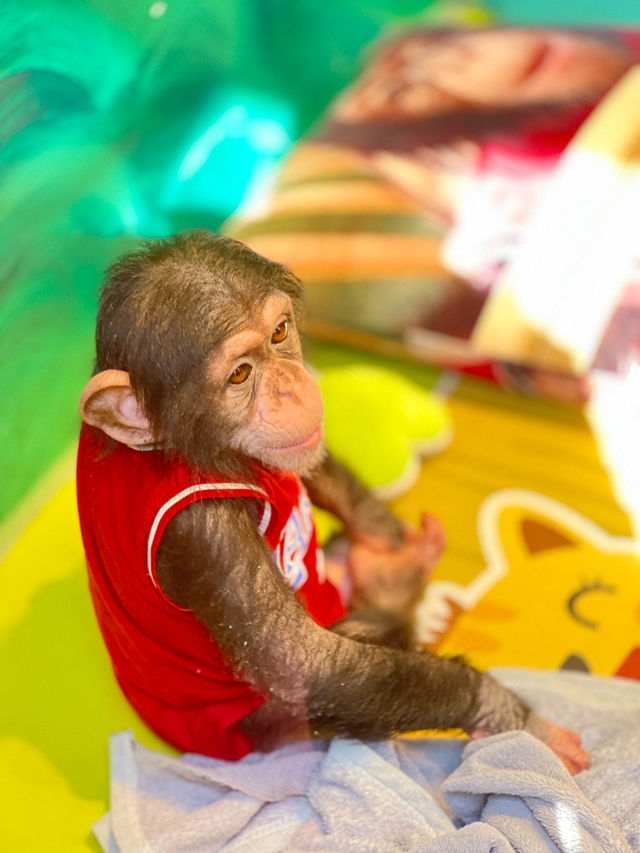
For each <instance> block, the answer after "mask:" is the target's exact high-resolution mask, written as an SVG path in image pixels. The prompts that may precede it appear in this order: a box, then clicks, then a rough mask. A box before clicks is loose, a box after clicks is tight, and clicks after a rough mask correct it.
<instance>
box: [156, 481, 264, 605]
mask: <svg viewBox="0 0 640 853" xmlns="http://www.w3.org/2000/svg"><path fill="white" fill-rule="evenodd" d="M221 493H222V494H221ZM228 497H258V498H262V500H263V501H264V507H263V510H262V517H261V519H260V523H259V524H258V533H259V534H260V535H261V536H264V534H265V533H266V531H267V529H268V527H269V523H270V521H271V515H272V511H271V503H270V501H269V498H268V495H267V493H266V492H265V491H264V489H261V488H260V487H259V486H252V485H250V484H248V483H194V484H193V485H191V486H187V488H185V489H182V491H180V492H177V493H176V494H175V495H174V496H173V497H172V498H169V500H168V501H165V503H164V504H163V505H162V506H161V507H160V509H159V510H158V512H157V513H156V515H155V518H154V520H153V523H152V525H151V530H150V531H149V537H148V539H147V573H148V575H149V579H150V580H151V583H152V584H153V586H154V587H155V589H156V592H157V593H158V595H159V596H160V597H161V598H162V599H163V601H165V602H166V603H167V604H170V605H171V607H173V608H175V609H176V610H182V611H183V612H188V608H187V607H180V605H178V604H176V603H175V601H172V600H171V599H170V598H169V597H168V596H167V595H165V593H164V591H163V589H162V587H161V586H160V583H159V582H158V578H157V575H156V553H157V551H158V546H159V545H160V540H161V539H162V534H163V533H164V531H165V529H166V527H167V524H168V523H169V522H170V521H171V519H172V518H173V517H174V515H176V514H177V513H178V512H180V510H181V509H184V507H186V506H188V505H189V504H191V503H194V501H197V500H203V499H205V498H216V499H217V500H223V499H224V498H228Z"/></svg>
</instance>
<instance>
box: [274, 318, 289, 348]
mask: <svg viewBox="0 0 640 853" xmlns="http://www.w3.org/2000/svg"><path fill="white" fill-rule="evenodd" d="M288 337H289V324H288V323H287V321H286V320H283V321H282V323H278V325H277V326H276V327H275V329H274V330H273V334H272V335H271V343H272V344H281V343H282V341H284V340H286V339H287V338H288Z"/></svg>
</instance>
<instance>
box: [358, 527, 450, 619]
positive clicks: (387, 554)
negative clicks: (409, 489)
mask: <svg viewBox="0 0 640 853" xmlns="http://www.w3.org/2000/svg"><path fill="white" fill-rule="evenodd" d="M445 542H446V535H445V532H444V529H443V527H442V525H441V524H440V522H439V520H438V519H437V518H436V517H435V516H432V515H428V514H427V513H424V514H423V516H422V519H421V529H420V530H412V529H410V528H409V527H406V528H405V538H404V542H403V543H402V544H401V545H400V546H397V545H394V544H393V543H391V542H389V540H388V539H385V538H384V537H382V536H376V535H367V536H360V537H359V538H358V540H357V541H356V542H355V543H354V545H353V547H352V549H351V554H350V558H349V569H350V572H351V581H352V586H353V600H352V602H351V603H352V605H353V606H354V607H362V606H367V607H375V608H377V609H380V610H386V611H394V612H405V611H408V610H409V609H410V608H411V607H412V606H413V605H415V604H416V602H417V601H418V599H419V598H420V596H421V595H422V592H423V590H424V587H425V585H426V583H427V581H428V579H429V576H430V575H431V572H432V571H433V569H434V567H435V565H436V563H437V562H438V560H439V559H440V557H441V555H442V552H443V550H444V547H445Z"/></svg>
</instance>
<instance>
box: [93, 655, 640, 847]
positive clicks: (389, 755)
mask: <svg viewBox="0 0 640 853" xmlns="http://www.w3.org/2000/svg"><path fill="white" fill-rule="evenodd" d="M496 675H497V676H498V677H499V678H500V679H501V680H502V681H503V682H504V683H506V684H507V685H508V686H510V687H512V688H513V689H516V690H517V691H518V692H519V693H520V694H521V695H523V697H524V698H525V699H527V700H528V701H529V702H531V703H532V704H534V705H535V707H536V708H537V709H538V710H539V711H540V712H541V713H543V714H546V715H548V716H552V717H553V718H554V720H555V721H557V722H559V723H560V724H565V725H572V726H573V727H575V728H576V729H577V730H579V731H581V733H582V734H583V737H584V740H585V742H586V746H587V748H588V749H589V750H590V751H591V754H592V761H593V766H592V768H591V769H590V770H588V771H586V772H584V773H582V774H580V776H578V777H576V778H572V777H570V776H569V774H568V773H567V772H566V770H565V769H564V767H563V766H562V764H561V763H560V761H559V760H558V759H557V758H556V756H555V755H553V753H551V752H550V750H548V749H547V748H546V747H545V746H543V745H542V744H541V743H540V742H538V741H537V740H535V739H534V738H532V737H531V736H530V735H528V734H526V733H524V732H508V733H506V734H503V735H498V736H495V737H492V738H487V739H484V740H480V741H474V742H471V743H468V742H466V741H463V740H453V739H438V738H432V739H429V738H427V739H398V740H394V741H387V742H383V743H377V744H365V743H361V742H359V741H355V740H346V739H335V740H332V741H314V742H305V743H296V744H289V745H287V746H284V747H282V748H281V749H279V750H276V751H275V752H272V753H269V754H260V753H254V754H253V755H249V756H247V757H246V758H245V759H243V760H242V761H239V762H235V763H231V762H224V761H216V760H214V759H209V758H206V757H203V756H198V755H185V756H183V757H181V758H173V757H169V756H165V755H160V754H158V753H155V752H152V751H150V750H148V749H146V748H144V747H142V746H140V745H139V744H137V743H135V741H134V740H133V737H132V736H131V734H130V733H127V732H124V733H120V734H117V735H114V736H113V738H112V741H111V811H110V813H109V815H106V816H105V818H103V819H102V821H100V822H99V824H98V825H96V827H95V833H96V836H97V837H98V839H99V841H100V843H101V845H102V847H103V849H104V850H105V851H109V852H110V853H128V851H132V853H133V851H135V853H141V851H146V850H149V851H154V852H155V851H167V853H168V851H171V853H179V851H181V850H189V851H200V850H202V851H205V850H206V851H212V850H229V851H234V853H239V851H247V853H256V851H260V853H270V851H290V853H293V852H294V851H295V853H305V851H326V853H329V851H331V853H336V851H344V853H350V851H354V853H355V851H358V852H359V853H360V851H376V853H378V851H380V853H382V851H384V853H387V851H388V852H389V853H391V851H426V853H448V851H452V853H453V851H456V853H467V851H468V853H472V851H473V853H483V851H487V853H488V851H493V853H502V851H514V850H518V851H526V853H537V851H567V853H569V851H571V853H572V851H585V853H589V851H605V852H606V851H616V853H628V851H633V850H636V851H640V749H639V747H640V726H638V723H639V722H640V685H638V684H637V683H635V682H626V681H623V680H616V679H606V678H597V677H594V676H586V675H582V674H577V673H534V672H527V671H524V670H507V669H505V670H500V671H498V672H497V673H496Z"/></svg>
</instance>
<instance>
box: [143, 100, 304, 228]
mask: <svg viewBox="0 0 640 853" xmlns="http://www.w3.org/2000/svg"><path fill="white" fill-rule="evenodd" d="M294 126H295V120H294V114H293V110H292V109H291V107H290V106H289V104H287V103H286V101H284V100H282V99H278V98H275V97H269V96H261V95H259V94H256V93H251V92H248V91H245V90H242V89H235V88H225V89H223V90H222V91H220V92H216V93H213V94H212V96H211V97H210V98H209V99H208V100H207V103H206V104H205V106H204V108H203V110H202V111H201V112H200V113H199V114H198V115H197V116H195V117H194V119H193V121H192V123H191V127H192V128H193V131H194V132H193V133H192V134H191V135H190V136H189V138H187V139H186V140H185V144H184V145H183V146H181V147H180V148H179V150H178V151H176V152H175V153H174V158H173V162H172V168H170V169H168V171H167V180H166V182H165V185H164V187H163V190H162V193H161V196H160V198H159V199H158V206H159V208H160V209H161V210H162V211H163V212H165V213H179V212H180V211H183V212H184V211H192V212H193V213H194V214H195V213H196V212H203V213H206V214H207V215H209V216H214V217H215V216H219V217H224V216H225V215H227V214H228V213H229V212H230V211H233V210H235V209H236V208H237V207H238V206H239V205H240V203H241V202H242V201H243V199H245V200H246V199H248V200H249V201H250V200H251V198H252V194H253V193H254V192H256V193H259V192H260V188H261V186H262V185H264V184H265V183H266V182H268V180H269V178H270V176H271V175H272V173H273V170H274V169H275V167H276V166H277V164H278V162H279V161H280V159H281V158H282V156H283V155H284V154H285V153H286V151H287V150H288V149H289V147H290V145H291V142H292V138H293V132H294ZM176 154H177V157H176V156H175V155H176Z"/></svg>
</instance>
